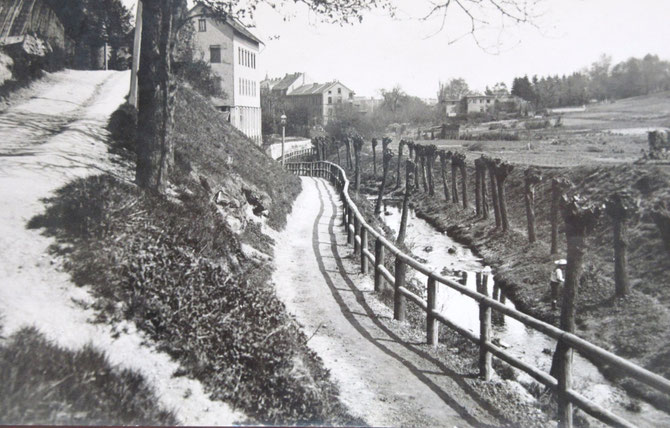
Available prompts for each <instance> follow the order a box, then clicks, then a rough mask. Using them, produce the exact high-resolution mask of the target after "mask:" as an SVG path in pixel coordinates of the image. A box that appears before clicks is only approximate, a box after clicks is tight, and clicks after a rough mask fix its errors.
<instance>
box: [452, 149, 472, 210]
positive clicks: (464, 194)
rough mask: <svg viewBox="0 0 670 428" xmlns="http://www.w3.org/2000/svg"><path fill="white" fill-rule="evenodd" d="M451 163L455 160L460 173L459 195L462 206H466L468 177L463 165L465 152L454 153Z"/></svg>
mask: <svg viewBox="0 0 670 428" xmlns="http://www.w3.org/2000/svg"><path fill="white" fill-rule="evenodd" d="M451 162H452V165H453V163H454V162H456V166H457V167H458V170H459V171H460V173H461V197H462V198H463V208H467V207H468V177H467V168H466V165H465V154H463V153H454V154H453V156H452V157H451Z"/></svg>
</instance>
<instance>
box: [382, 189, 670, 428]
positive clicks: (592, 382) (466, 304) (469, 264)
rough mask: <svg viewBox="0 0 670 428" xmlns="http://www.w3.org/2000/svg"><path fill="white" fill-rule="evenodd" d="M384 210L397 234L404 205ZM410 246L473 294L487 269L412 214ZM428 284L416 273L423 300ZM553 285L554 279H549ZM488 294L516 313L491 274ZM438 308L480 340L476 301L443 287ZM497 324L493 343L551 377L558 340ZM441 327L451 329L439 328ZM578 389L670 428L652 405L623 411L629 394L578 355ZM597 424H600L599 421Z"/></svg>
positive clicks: (510, 322) (497, 318)
mask: <svg viewBox="0 0 670 428" xmlns="http://www.w3.org/2000/svg"><path fill="white" fill-rule="evenodd" d="M384 210H385V212H384V215H383V218H384V221H385V223H386V225H387V226H389V227H390V228H391V229H392V230H393V231H394V233H396V234H397V233H398V228H399V225H400V214H401V212H400V207H399V205H398V204H397V203H394V202H392V201H388V202H387V203H386V204H385V207H384ZM405 243H406V245H407V246H408V247H409V248H411V249H412V253H413V254H414V255H415V256H417V257H419V258H421V259H423V260H425V262H424V264H425V265H427V266H430V267H431V268H433V269H434V270H435V271H436V272H438V273H442V274H443V275H444V276H447V277H449V276H452V277H453V279H454V280H457V281H458V280H460V278H461V273H460V272H462V271H465V272H467V284H466V285H467V286H468V287H469V288H471V289H473V290H475V289H476V286H475V273H476V272H481V271H482V270H484V269H486V267H485V266H484V265H483V264H482V260H481V259H480V258H478V257H476V256H475V255H474V254H473V253H472V251H470V250H469V249H468V248H466V247H464V246H462V245H460V244H459V243H457V242H455V241H454V240H453V239H451V238H450V237H449V236H447V235H446V234H442V233H440V232H438V231H436V230H435V229H434V228H433V227H432V226H431V225H430V224H428V223H427V222H426V221H424V220H422V219H420V218H417V217H416V215H415V213H414V211H413V210H411V211H410V213H409V219H408V222H407V235H406V238H405ZM410 271H411V270H410ZM426 280H427V278H426V276H425V275H423V274H421V273H418V272H414V278H413V281H418V282H419V283H420V284H423V296H422V297H423V298H424V299H425V298H426V288H425V287H426V285H425V284H426ZM548 286H549V279H548V278H547V287H548ZM494 289H495V290H494ZM487 292H488V295H489V296H494V297H495V298H496V299H497V300H499V301H501V302H502V303H504V304H505V305H507V306H509V307H511V308H514V303H513V302H512V301H510V300H509V299H506V298H505V296H504V294H503V293H502V292H501V291H500V290H497V287H495V280H494V277H493V275H489V280H488V284H487ZM437 308H438V310H439V311H440V312H442V313H443V314H445V315H446V316H447V317H448V318H449V319H450V320H452V321H453V322H454V323H456V324H458V325H459V326H461V327H464V328H466V329H468V330H470V331H472V332H473V333H475V334H476V335H479V307H478V305H477V303H476V302H475V301H474V300H472V299H471V298H469V297H467V296H465V295H462V294H461V293H459V292H458V291H456V290H453V289H452V288H449V287H447V286H445V285H440V284H439V283H438V290H437ZM492 319H493V331H492V339H493V341H494V342H496V343H497V344H498V345H499V346H501V347H503V348H505V349H506V351H507V352H509V353H510V354H512V355H514V356H515V357H516V358H518V359H520V360H522V361H524V362H525V363H527V364H531V365H533V366H535V367H538V368H540V369H542V370H543V371H545V372H547V373H548V372H549V370H550V368H551V358H552V354H553V351H554V349H555V347H556V341H555V340H553V339H551V338H549V337H547V336H545V335H544V334H542V333H540V332H537V331H535V330H533V329H531V328H528V327H526V326H525V325H524V324H522V323H521V322H519V321H517V320H515V319H513V318H509V317H507V316H502V314H499V313H496V312H495V311H493V317H492ZM440 328H446V327H444V326H440ZM517 375H518V380H519V381H522V382H524V383H526V382H531V381H533V382H534V379H532V378H531V377H530V376H529V375H527V374H525V373H524V372H522V371H520V370H517ZM573 389H575V390H576V391H578V392H579V393H580V394H582V395H584V396H585V397H587V398H589V399H590V400H592V401H594V402H595V403H597V404H599V405H601V406H603V407H605V408H606V409H608V410H610V411H612V412H614V413H616V414H617V415H619V416H621V417H623V418H625V419H627V420H629V421H631V422H633V423H634V424H636V425H637V426H649V427H657V426H670V415H668V414H667V413H664V412H662V411H659V410H657V409H656V408H654V407H653V406H651V405H649V404H646V403H639V404H640V407H641V409H642V410H641V411H640V412H631V411H629V410H627V409H626V408H625V407H624V406H625V405H626V404H628V403H630V398H628V397H627V395H626V393H625V392H624V391H623V390H620V389H619V388H617V387H615V386H613V385H612V384H611V383H610V382H609V381H607V380H606V379H605V378H604V377H603V376H602V374H601V373H600V372H599V371H598V369H597V368H596V367H595V366H594V365H593V364H591V363H590V362H589V361H588V360H586V359H584V358H583V357H581V356H580V355H579V354H577V353H575V354H574V366H573ZM592 422H596V423H597V421H595V420H592Z"/></svg>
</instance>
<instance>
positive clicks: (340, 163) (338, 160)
mask: <svg viewBox="0 0 670 428" xmlns="http://www.w3.org/2000/svg"><path fill="white" fill-rule="evenodd" d="M337 164H338V165H340V166H342V160H341V159H340V146H337Z"/></svg>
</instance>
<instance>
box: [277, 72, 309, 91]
mask: <svg viewBox="0 0 670 428" xmlns="http://www.w3.org/2000/svg"><path fill="white" fill-rule="evenodd" d="M301 74H302V73H293V74H287V75H286V76H284V77H283V78H282V79H281V80H280V81H279V82H278V83H276V84H274V85H273V86H272V90H276V89H277V90H280V89H288V87H289V86H291V85H292V84H293V83H295V81H296V80H298V78H299V77H300V75H301Z"/></svg>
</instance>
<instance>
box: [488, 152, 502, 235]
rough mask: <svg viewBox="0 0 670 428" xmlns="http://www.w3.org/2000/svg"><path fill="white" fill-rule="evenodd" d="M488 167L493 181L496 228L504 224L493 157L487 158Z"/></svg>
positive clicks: (492, 195)
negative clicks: (501, 217)
mask: <svg viewBox="0 0 670 428" xmlns="http://www.w3.org/2000/svg"><path fill="white" fill-rule="evenodd" d="M486 169H488V171H489V178H490V183H491V186H490V187H491V201H492V204H493V215H494V217H495V221H496V228H499V227H501V226H502V221H501V220H500V202H499V201H498V184H497V183H496V173H495V163H494V162H493V159H490V158H486Z"/></svg>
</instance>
